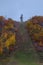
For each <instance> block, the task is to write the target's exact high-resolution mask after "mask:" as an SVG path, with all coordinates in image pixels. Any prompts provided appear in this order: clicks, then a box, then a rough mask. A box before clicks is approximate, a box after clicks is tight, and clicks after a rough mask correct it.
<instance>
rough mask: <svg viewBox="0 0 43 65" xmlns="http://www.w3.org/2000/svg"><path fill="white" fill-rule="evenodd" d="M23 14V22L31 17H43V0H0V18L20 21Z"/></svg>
mask: <svg viewBox="0 0 43 65" xmlns="http://www.w3.org/2000/svg"><path fill="white" fill-rule="evenodd" d="M21 14H23V16H24V21H26V20H28V19H29V18H31V17H32V16H35V15H42V16H43V0H0V16H5V17H6V18H12V19H14V20H16V21H19V20H20V15H21Z"/></svg>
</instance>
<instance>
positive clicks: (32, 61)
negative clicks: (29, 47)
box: [14, 52, 39, 65]
mask: <svg viewBox="0 0 43 65" xmlns="http://www.w3.org/2000/svg"><path fill="white" fill-rule="evenodd" d="M14 58H15V59H17V60H18V62H19V64H20V65H39V64H37V62H36V60H37V59H36V58H34V55H33V53H31V52H30V53H28V54H26V53H24V52H17V53H16V55H15V57H14Z"/></svg>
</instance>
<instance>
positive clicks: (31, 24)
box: [26, 16, 43, 51]
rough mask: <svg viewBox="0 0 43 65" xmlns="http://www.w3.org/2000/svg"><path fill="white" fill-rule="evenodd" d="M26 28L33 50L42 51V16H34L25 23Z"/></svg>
mask: <svg viewBox="0 0 43 65" xmlns="http://www.w3.org/2000/svg"><path fill="white" fill-rule="evenodd" d="M26 28H27V30H28V33H29V35H30V37H31V40H32V42H33V45H34V46H35V49H36V50H38V51H43V16H35V17H32V18H31V19H30V20H28V21H27V22H26Z"/></svg>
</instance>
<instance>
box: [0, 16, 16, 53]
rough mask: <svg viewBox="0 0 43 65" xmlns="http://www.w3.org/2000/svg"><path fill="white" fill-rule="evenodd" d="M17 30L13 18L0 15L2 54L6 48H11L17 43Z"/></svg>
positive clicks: (0, 48)
mask: <svg viewBox="0 0 43 65" xmlns="http://www.w3.org/2000/svg"><path fill="white" fill-rule="evenodd" d="M16 31H17V29H16V27H15V23H14V21H13V20H12V19H10V18H9V19H5V18H4V17H3V16H0V54H2V53H3V51H4V48H7V49H8V50H9V49H10V46H11V45H13V46H14V45H15V44H16V34H15V32H16Z"/></svg>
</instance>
